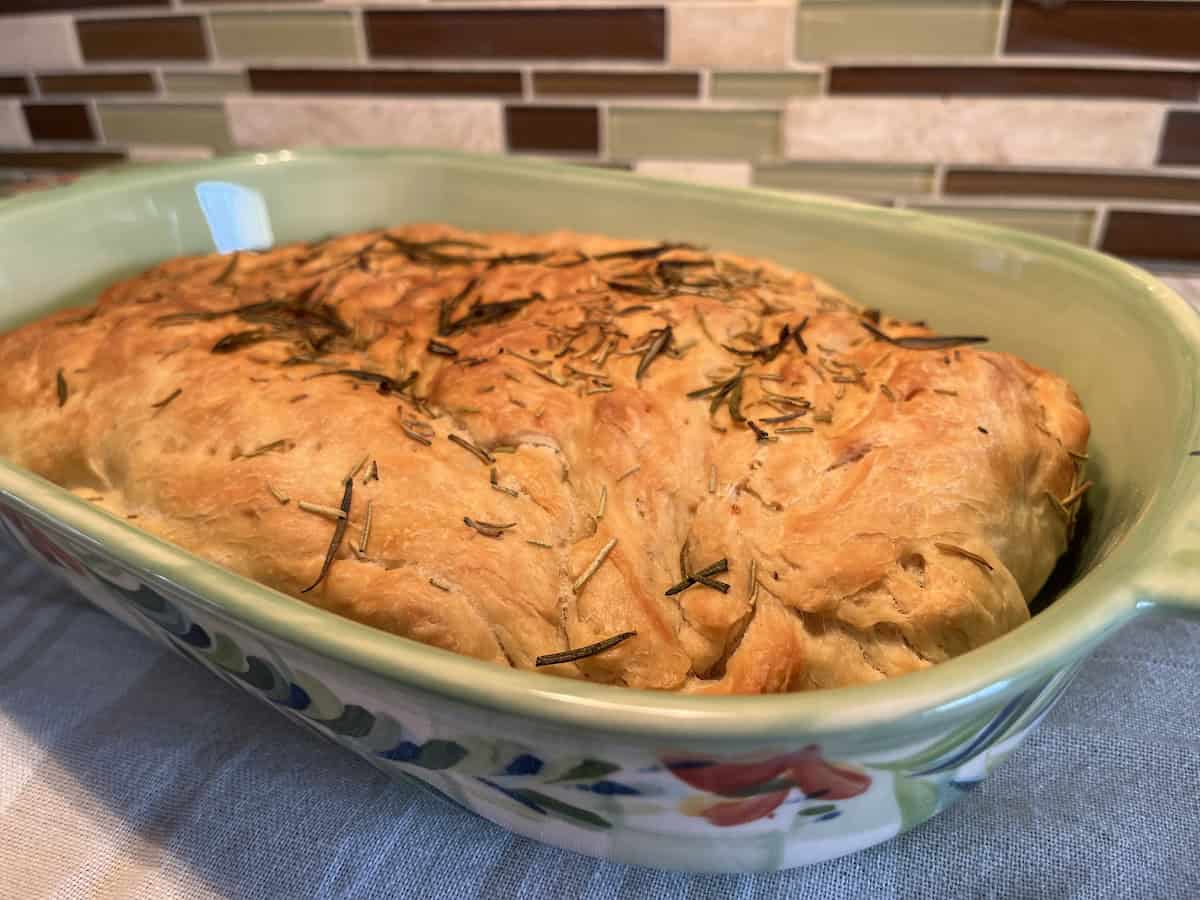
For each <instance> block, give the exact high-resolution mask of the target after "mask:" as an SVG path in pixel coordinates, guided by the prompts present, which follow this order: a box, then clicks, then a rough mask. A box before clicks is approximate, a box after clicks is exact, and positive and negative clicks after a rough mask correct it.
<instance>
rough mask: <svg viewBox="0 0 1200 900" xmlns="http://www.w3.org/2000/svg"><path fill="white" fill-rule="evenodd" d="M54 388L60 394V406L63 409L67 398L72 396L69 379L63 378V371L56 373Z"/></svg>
mask: <svg viewBox="0 0 1200 900" xmlns="http://www.w3.org/2000/svg"><path fill="white" fill-rule="evenodd" d="M54 388H55V390H56V391H57V392H58V406H59V408H60V409H61V408H62V406H63V405H64V404H65V403H66V402H67V396H68V395H69V394H70V390H69V389H68V388H67V379H66V378H65V377H64V376H63V370H62V369H59V370H58V371H57V372H55V373H54Z"/></svg>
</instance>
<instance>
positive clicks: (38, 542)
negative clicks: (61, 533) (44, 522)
mask: <svg viewBox="0 0 1200 900" xmlns="http://www.w3.org/2000/svg"><path fill="white" fill-rule="evenodd" d="M3 515H4V518H6V519H7V520H8V521H9V523H10V524H11V525H12V526H13V528H15V529H16V530H17V531H19V532H20V533H21V534H22V535H24V537H25V540H27V541H28V542H29V546H30V547H32V548H33V549H34V550H35V551H36V552H37V554H38V555H39V556H40V557H42V559H44V560H46V562H48V563H50V564H51V565H55V566H60V567H62V568H64V569H70V570H71V571H72V572H75V573H76V574H79V575H86V574H87V569H85V568H84V567H83V565H82V564H81V563H80V562H79V560H77V559H76V558H75V557H74V556H72V555H71V554H70V553H67V552H66V551H65V550H63V549H62V547H60V546H59V545H58V544H56V543H54V541H52V540H51V539H50V538H49V537H47V535H46V534H45V532H43V531H42V530H41V529H40V528H37V527H35V526H34V525H33V524H32V523H31V522H30V521H29V520H28V519H26V518H25V517H24V516H20V515H17V514H16V513H14V512H12V511H11V510H5V511H4V513H3Z"/></svg>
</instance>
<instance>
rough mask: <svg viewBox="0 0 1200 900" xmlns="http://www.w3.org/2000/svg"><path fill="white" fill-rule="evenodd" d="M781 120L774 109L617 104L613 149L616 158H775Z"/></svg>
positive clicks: (612, 122) (613, 117)
mask: <svg viewBox="0 0 1200 900" xmlns="http://www.w3.org/2000/svg"><path fill="white" fill-rule="evenodd" d="M779 120H780V116H779V113H778V112H774V111H772V110H740V109H739V110H697V109H670V108H667V107H662V108H649V107H646V108H629V107H625V108H621V107H616V108H614V109H612V110H610V112H609V117H608V152H609V155H610V156H612V157H614V158H616V159H640V158H656V157H657V158H667V159H751V160H754V159H771V158H774V157H777V156H778V155H779V147H780V121H779Z"/></svg>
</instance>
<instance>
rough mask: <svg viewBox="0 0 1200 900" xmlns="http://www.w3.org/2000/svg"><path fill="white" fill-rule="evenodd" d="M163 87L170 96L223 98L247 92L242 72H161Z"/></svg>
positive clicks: (247, 87) (247, 86) (247, 88)
mask: <svg viewBox="0 0 1200 900" xmlns="http://www.w3.org/2000/svg"><path fill="white" fill-rule="evenodd" d="M163 85H164V87H165V88H166V91H167V94H168V95H171V96H195V95H197V94H208V95H212V96H217V97H223V96H225V95H226V94H237V93H240V92H242V91H245V90H249V85H247V84H246V76H245V74H244V73H242V72H203V71H195V72H163Z"/></svg>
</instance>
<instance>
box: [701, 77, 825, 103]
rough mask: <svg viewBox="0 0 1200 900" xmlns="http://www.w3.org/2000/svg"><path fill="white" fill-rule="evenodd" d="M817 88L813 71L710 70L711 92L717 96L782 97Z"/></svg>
mask: <svg viewBox="0 0 1200 900" xmlns="http://www.w3.org/2000/svg"><path fill="white" fill-rule="evenodd" d="M820 92H821V76H820V75H818V74H817V73H816V72H713V76H712V95H713V96H714V97H715V98H717V99H718V100H746V99H751V100H786V99H787V98H788V97H813V96H816V95H817V94H819V93H820Z"/></svg>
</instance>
